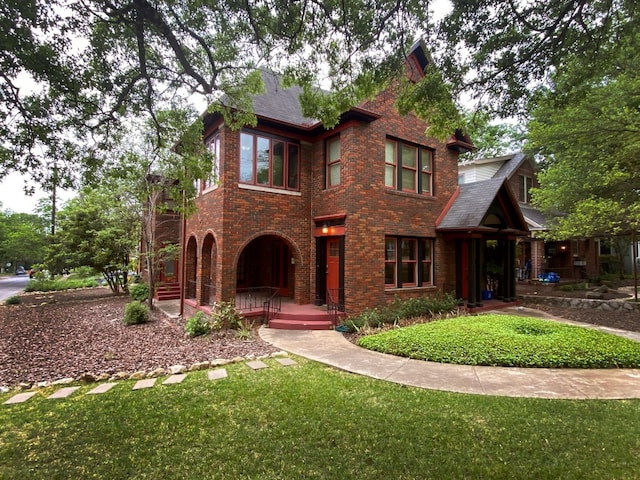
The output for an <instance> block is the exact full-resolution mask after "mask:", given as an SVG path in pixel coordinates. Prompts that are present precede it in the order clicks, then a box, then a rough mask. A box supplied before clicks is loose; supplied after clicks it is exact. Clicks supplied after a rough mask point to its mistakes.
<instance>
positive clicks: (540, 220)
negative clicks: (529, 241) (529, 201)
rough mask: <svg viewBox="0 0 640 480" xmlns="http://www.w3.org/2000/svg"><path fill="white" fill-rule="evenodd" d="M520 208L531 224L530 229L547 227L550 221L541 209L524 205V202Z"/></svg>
mask: <svg viewBox="0 0 640 480" xmlns="http://www.w3.org/2000/svg"><path fill="white" fill-rule="evenodd" d="M520 210H522V215H524V219H525V220H526V221H527V223H528V224H529V229H532V230H541V229H542V230H544V229H546V226H545V225H546V223H547V222H548V219H547V218H546V217H545V215H544V214H543V213H542V212H541V211H540V210H538V209H536V208H533V207H532V206H530V205H523V204H522V203H521V204H520Z"/></svg>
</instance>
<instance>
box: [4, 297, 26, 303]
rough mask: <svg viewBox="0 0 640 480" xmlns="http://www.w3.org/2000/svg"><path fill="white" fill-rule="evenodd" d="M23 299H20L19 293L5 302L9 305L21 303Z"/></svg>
mask: <svg viewBox="0 0 640 480" xmlns="http://www.w3.org/2000/svg"><path fill="white" fill-rule="evenodd" d="M21 301H22V300H20V297H19V296H18V295H13V296H12V297H9V298H7V299H6V300H5V301H4V303H5V304H7V305H19V304H20V302H21Z"/></svg>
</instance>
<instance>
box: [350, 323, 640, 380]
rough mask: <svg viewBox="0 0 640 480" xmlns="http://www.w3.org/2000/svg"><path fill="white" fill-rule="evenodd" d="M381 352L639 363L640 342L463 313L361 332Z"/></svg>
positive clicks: (492, 360) (448, 359)
mask: <svg viewBox="0 0 640 480" xmlns="http://www.w3.org/2000/svg"><path fill="white" fill-rule="evenodd" d="M358 345H360V346H361V347H364V348H368V349H370V350H375V351H378V352H384V353H390V354H392V355H399V356H402V357H409V358H416V359H419V360H430V361H433V362H443V363H457V364H463V365H497V366H505V367H554V368H615V367H625V368H638V367H640V343H638V342H634V341H632V340H628V339H626V338H622V337H618V336H615V335H610V334H607V333H603V332H599V331H596V330H592V329H587V328H582V327H576V326H571V325H565V324H560V323H556V322H551V321H545V320H540V319H535V318H524V317H519V316H511V315H500V314H487V315H480V316H464V317H457V318H452V319H446V320H438V321H435V322H431V323H426V324H419V325H413V326H410V327H405V328H399V329H395V330H389V331H386V332H382V333H378V334H375V335H371V336H366V337H362V338H360V339H359V340H358Z"/></svg>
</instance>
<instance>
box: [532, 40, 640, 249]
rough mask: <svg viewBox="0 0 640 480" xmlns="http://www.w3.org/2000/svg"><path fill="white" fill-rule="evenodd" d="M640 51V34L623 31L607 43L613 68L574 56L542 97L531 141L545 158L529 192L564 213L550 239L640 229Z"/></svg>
mask: <svg viewBox="0 0 640 480" xmlns="http://www.w3.org/2000/svg"><path fill="white" fill-rule="evenodd" d="M638 52H640V35H638V34H637V33H635V32H634V33H631V34H629V35H625V36H624V37H623V38H621V39H620V40H619V41H618V42H616V43H615V44H613V45H605V46H603V48H602V51H601V53H600V55H601V56H602V57H605V58H606V59H607V60H608V62H609V65H611V67H610V69H607V70H605V71H601V70H600V69H593V66H592V65H591V64H590V63H589V62H586V61H585V60H583V59H580V58H577V59H575V60H574V61H573V62H571V63H569V64H568V65H567V66H566V67H565V68H564V69H563V70H561V71H559V72H558V73H557V74H556V75H555V76H554V85H553V88H551V89H548V90H545V91H541V92H540V93H539V94H538V98H537V108H536V109H535V110H534V112H533V119H532V121H531V122H530V124H529V130H530V133H529V142H530V150H531V151H532V152H533V153H535V154H537V155H540V156H542V158H543V159H544V162H543V168H542V171H541V172H540V174H539V175H538V180H539V182H540V188H539V189H534V190H533V192H532V193H533V200H534V202H535V203H536V204H537V205H538V206H539V207H540V208H541V209H542V210H544V211H545V212H548V213H555V212H564V213H566V215H562V216H557V217H556V219H555V223H554V224H553V225H552V226H553V231H552V232H551V236H552V237H553V238H570V237H590V236H596V235H606V236H611V235H621V234H627V233H629V232H630V231H634V230H635V231H638V230H639V229H640V200H639V199H638V193H637V192H638V191H640V168H638V158H640V142H638V141H637V138H638V134H640V111H639V110H638V105H639V104H640V103H639V102H640V100H639V98H638V91H640V74H638V69H637V63H638V61H640V54H639V53H638ZM594 70H595V71H594ZM585 72H587V73H585ZM586 75H589V76H587V77H586V79H585V76H586ZM575 78H583V79H584V80H583V82H582V83H580V84H578V85H576V83H575Z"/></svg>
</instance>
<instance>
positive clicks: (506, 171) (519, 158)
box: [493, 153, 527, 178]
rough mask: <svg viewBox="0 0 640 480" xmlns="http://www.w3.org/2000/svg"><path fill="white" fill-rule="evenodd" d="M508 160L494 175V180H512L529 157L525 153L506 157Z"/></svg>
mask: <svg viewBox="0 0 640 480" xmlns="http://www.w3.org/2000/svg"><path fill="white" fill-rule="evenodd" d="M505 158H506V159H507V160H506V161H505V162H504V163H503V164H502V166H501V167H500V168H499V169H498V171H497V172H496V173H495V174H494V175H493V177H494V178H511V176H512V175H513V174H514V173H515V172H516V170H518V168H520V166H521V165H522V164H523V163H524V162H525V160H526V159H527V157H526V156H525V154H524V153H514V154H512V155H508V156H507V155H505Z"/></svg>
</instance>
